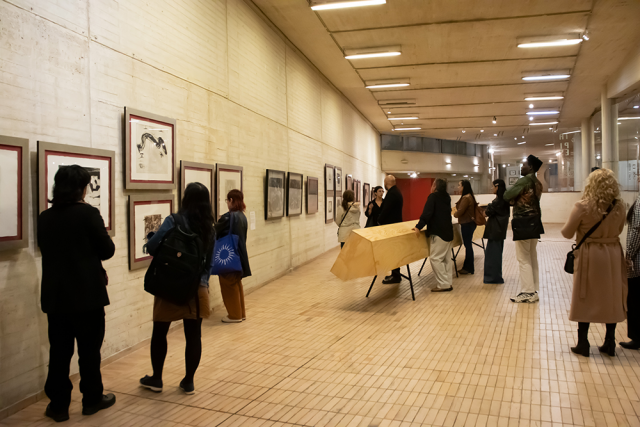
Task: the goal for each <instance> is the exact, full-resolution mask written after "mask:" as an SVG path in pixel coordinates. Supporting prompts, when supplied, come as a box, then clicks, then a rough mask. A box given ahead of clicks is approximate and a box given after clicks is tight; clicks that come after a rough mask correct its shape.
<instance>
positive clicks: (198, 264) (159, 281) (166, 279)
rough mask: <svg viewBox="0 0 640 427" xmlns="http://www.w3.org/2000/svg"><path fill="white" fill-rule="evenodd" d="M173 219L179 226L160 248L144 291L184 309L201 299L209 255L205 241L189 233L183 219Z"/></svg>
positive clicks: (147, 275)
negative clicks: (200, 292)
mask: <svg viewBox="0 0 640 427" xmlns="http://www.w3.org/2000/svg"><path fill="white" fill-rule="evenodd" d="M171 217H172V218H173V221H174V223H175V226H174V227H173V228H172V229H171V230H169V232H167V234H166V236H165V237H164V239H163V240H162V242H161V243H160V246H158V250H157V251H156V254H155V256H154V257H153V260H152V261H151V265H150V266H149V269H148V270H147V273H146V274H145V276H144V290H145V291H147V292H149V293H150V294H151V295H155V296H157V297H160V298H162V299H165V300H167V301H169V302H172V303H174V304H178V305H183V304H187V303H188V302H189V301H190V300H193V299H197V296H198V286H200V278H201V276H202V273H203V272H204V269H205V264H206V262H205V254H204V250H203V244H202V239H200V236H198V235H197V234H195V233H192V232H191V231H189V229H188V228H187V226H186V224H185V221H184V218H183V217H182V215H176V214H171ZM197 306H198V304H196V307H197Z"/></svg>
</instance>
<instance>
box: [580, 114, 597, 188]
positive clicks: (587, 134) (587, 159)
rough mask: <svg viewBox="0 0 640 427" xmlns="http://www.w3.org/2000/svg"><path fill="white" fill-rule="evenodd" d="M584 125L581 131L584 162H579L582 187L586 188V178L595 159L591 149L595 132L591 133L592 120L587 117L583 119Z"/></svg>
mask: <svg viewBox="0 0 640 427" xmlns="http://www.w3.org/2000/svg"><path fill="white" fill-rule="evenodd" d="M581 124H582V127H581V132H580V145H582V162H581V163H580V164H577V167H579V168H580V177H581V178H582V182H581V185H580V188H584V187H583V185H584V180H585V179H587V177H588V176H589V171H590V170H591V163H592V162H593V161H594V160H595V154H594V153H593V152H592V151H591V139H592V136H593V133H591V120H590V119H589V118H588V117H587V118H586V119H582V123H581Z"/></svg>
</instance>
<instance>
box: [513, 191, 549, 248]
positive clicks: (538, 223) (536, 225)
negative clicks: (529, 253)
mask: <svg viewBox="0 0 640 427" xmlns="http://www.w3.org/2000/svg"><path fill="white" fill-rule="evenodd" d="M533 194H534V196H535V198H536V200H538V206H540V200H539V199H538V195H537V194H536V192H535V189H534V191H533ZM511 229H512V230H513V241H514V242H516V241H518V240H530V239H539V238H540V235H541V234H544V227H543V226H542V219H541V218H540V214H534V215H527V216H523V217H520V218H513V219H512V220H511Z"/></svg>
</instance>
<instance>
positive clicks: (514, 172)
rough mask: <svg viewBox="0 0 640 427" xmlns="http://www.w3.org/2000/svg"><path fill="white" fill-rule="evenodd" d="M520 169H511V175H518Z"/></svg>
mask: <svg viewBox="0 0 640 427" xmlns="http://www.w3.org/2000/svg"><path fill="white" fill-rule="evenodd" d="M517 172H518V171H516V170H515V169H509V176H516V174H517Z"/></svg>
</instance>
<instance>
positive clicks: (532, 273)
mask: <svg viewBox="0 0 640 427" xmlns="http://www.w3.org/2000/svg"><path fill="white" fill-rule="evenodd" d="M515 244H516V257H517V258H518V264H519V266H520V285H521V287H522V289H521V291H520V292H526V293H528V294H532V293H534V292H536V291H538V290H539V289H540V280H539V279H540V278H539V274H538V251H537V250H536V246H538V239H529V240H518V241H516V242H515Z"/></svg>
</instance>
